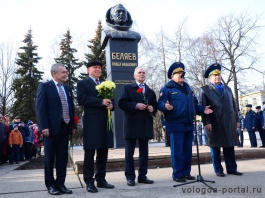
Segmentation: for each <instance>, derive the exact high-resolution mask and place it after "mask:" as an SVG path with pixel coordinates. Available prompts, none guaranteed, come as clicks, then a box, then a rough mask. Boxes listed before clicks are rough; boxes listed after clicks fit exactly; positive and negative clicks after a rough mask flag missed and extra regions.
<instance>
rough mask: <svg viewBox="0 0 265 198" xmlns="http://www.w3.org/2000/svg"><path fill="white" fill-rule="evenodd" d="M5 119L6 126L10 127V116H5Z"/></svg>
mask: <svg viewBox="0 0 265 198" xmlns="http://www.w3.org/2000/svg"><path fill="white" fill-rule="evenodd" d="M4 119H5V123H6V125H8V126H9V125H10V123H9V115H8V114H6V115H5V116H4Z"/></svg>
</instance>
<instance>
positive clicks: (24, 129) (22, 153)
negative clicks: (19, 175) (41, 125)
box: [9, 116, 29, 161]
mask: <svg viewBox="0 0 265 198" xmlns="http://www.w3.org/2000/svg"><path fill="white" fill-rule="evenodd" d="M14 124H17V126H18V130H19V131H20V133H21V135H22V138H23V144H22V146H21V147H20V149H19V161H25V146H24V145H25V139H26V136H27V135H28V133H29V130H28V127H27V126H26V125H25V124H24V123H23V122H22V121H21V119H20V116H16V117H15V119H14V122H13V125H14ZM13 125H10V126H9V128H10V131H12V130H13Z"/></svg>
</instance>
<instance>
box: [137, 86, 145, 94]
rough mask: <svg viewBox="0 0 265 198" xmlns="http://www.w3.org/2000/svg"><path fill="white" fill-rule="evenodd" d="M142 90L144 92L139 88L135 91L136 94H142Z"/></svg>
mask: <svg viewBox="0 0 265 198" xmlns="http://www.w3.org/2000/svg"><path fill="white" fill-rule="evenodd" d="M143 90H144V88H142V87H141V88H139V89H137V90H136V92H137V93H142V91H143Z"/></svg>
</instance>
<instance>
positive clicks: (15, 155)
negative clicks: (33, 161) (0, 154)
mask: <svg viewBox="0 0 265 198" xmlns="http://www.w3.org/2000/svg"><path fill="white" fill-rule="evenodd" d="M19 148H20V145H16V144H13V145H12V148H11V156H10V162H11V163H12V162H14V161H15V162H19Z"/></svg>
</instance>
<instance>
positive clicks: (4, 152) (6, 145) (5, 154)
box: [1, 116, 10, 163]
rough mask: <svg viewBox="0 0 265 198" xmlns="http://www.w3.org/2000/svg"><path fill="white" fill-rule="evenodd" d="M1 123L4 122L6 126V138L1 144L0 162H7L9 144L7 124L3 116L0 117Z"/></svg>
mask: <svg viewBox="0 0 265 198" xmlns="http://www.w3.org/2000/svg"><path fill="white" fill-rule="evenodd" d="M2 120H3V123H4V124H5V128H6V138H5V139H4V142H3V145H2V154H1V155H2V162H3V163H7V161H8V160H9V158H10V146H9V133H10V131H9V124H7V123H8V122H6V120H5V117H4V116H3V117H2Z"/></svg>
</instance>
